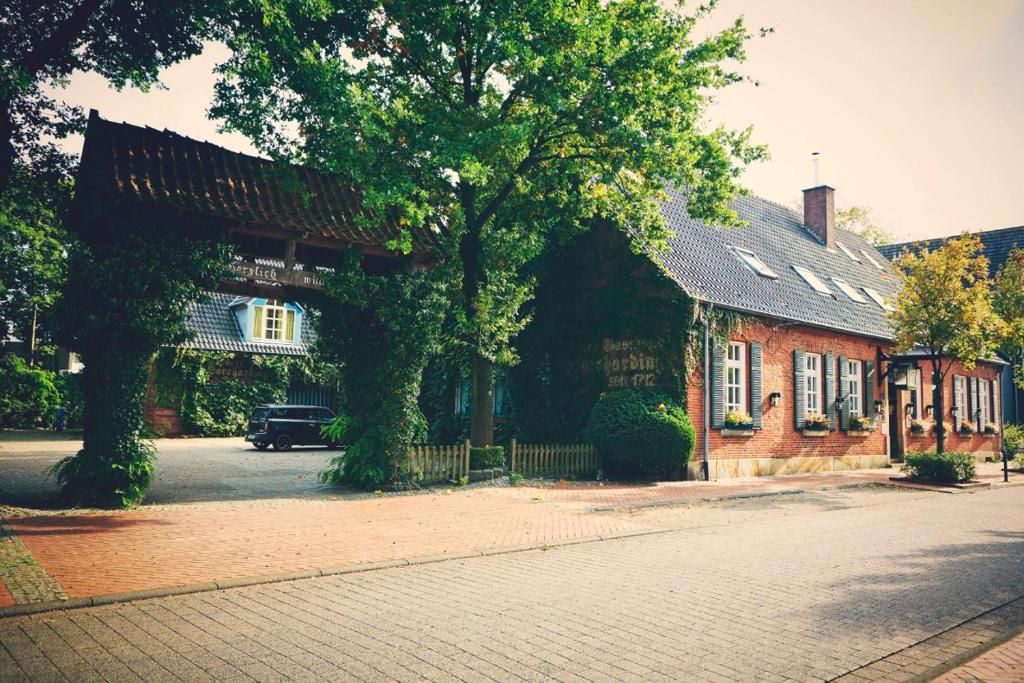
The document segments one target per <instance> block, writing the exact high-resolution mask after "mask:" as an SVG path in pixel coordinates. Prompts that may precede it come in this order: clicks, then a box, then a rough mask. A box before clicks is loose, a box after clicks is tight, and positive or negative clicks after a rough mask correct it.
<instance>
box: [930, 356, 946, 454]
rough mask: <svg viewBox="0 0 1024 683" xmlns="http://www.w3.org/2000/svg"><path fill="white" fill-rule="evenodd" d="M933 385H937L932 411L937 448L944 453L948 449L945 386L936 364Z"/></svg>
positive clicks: (933, 366) (933, 367) (933, 369)
mask: <svg viewBox="0 0 1024 683" xmlns="http://www.w3.org/2000/svg"><path fill="white" fill-rule="evenodd" d="M932 386H933V387H935V392H934V393H935V405H934V406H933V409H934V410H933V413H932V417H933V419H934V420H935V450H937V451H938V452H939V453H943V452H945V450H946V421H945V419H944V418H945V415H946V408H945V406H946V401H945V391H944V389H945V387H943V381H942V373H941V371H940V370H939V368H937V367H936V366H935V364H933V365H932Z"/></svg>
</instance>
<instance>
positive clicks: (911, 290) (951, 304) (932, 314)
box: [889, 233, 1002, 453]
mask: <svg viewBox="0 0 1024 683" xmlns="http://www.w3.org/2000/svg"><path fill="white" fill-rule="evenodd" d="M980 250H981V241H980V240H979V239H978V238H977V237H975V236H973V235H971V234H969V233H964V234H963V235H961V236H960V237H958V238H956V239H950V240H947V241H945V242H943V244H942V246H941V247H940V248H938V249H936V250H934V251H930V250H928V249H924V250H922V251H921V252H920V253H915V252H912V251H907V252H904V253H903V254H902V255H901V256H900V257H899V258H898V259H896V262H895V265H896V270H897V273H898V275H899V278H900V280H901V285H902V290H901V291H900V295H899V296H898V297H897V298H896V302H895V305H896V310H895V311H893V312H892V313H890V314H889V315H890V318H891V319H892V321H893V325H894V328H895V329H894V331H895V337H896V344H897V346H898V348H899V349H901V350H903V351H908V350H912V349H916V348H921V349H924V351H925V352H926V353H927V357H928V361H929V363H930V364H931V368H932V379H933V384H934V386H935V387H936V391H935V415H936V416H937V419H936V425H935V429H936V435H937V440H938V450H939V452H940V453H941V452H943V450H944V449H945V437H946V427H945V422H944V420H943V416H944V415H945V395H944V394H945V391H944V382H945V379H946V376H947V375H948V374H949V371H950V369H951V368H952V366H953V362H954V360H959V361H961V362H962V363H963V365H964V366H965V367H966V368H968V369H970V368H972V367H974V365H975V362H976V361H977V359H979V358H986V357H990V356H991V355H992V354H993V353H994V352H995V350H996V347H997V345H998V343H999V339H1000V335H1001V333H1002V321H1001V320H1000V318H999V316H998V315H997V314H996V312H995V311H994V310H993V308H992V291H991V282H990V280H989V279H988V259H987V258H985V256H983V255H981V254H980V253H979V252H980Z"/></svg>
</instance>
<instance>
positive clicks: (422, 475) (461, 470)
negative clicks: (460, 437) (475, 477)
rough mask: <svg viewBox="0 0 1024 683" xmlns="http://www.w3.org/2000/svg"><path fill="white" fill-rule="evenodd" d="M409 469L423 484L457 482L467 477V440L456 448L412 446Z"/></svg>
mask: <svg viewBox="0 0 1024 683" xmlns="http://www.w3.org/2000/svg"><path fill="white" fill-rule="evenodd" d="M409 469H410V470H411V471H412V473H413V478H414V479H415V480H416V481H418V482H420V483H424V484H430V483H434V482H441V481H459V480H460V479H461V478H462V477H465V476H468V475H469V439H467V440H466V441H465V442H464V443H462V444H459V445H456V446H413V447H412V448H410V449H409Z"/></svg>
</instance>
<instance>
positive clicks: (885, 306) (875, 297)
mask: <svg viewBox="0 0 1024 683" xmlns="http://www.w3.org/2000/svg"><path fill="white" fill-rule="evenodd" d="M861 289H863V290H864V293H865V294H867V295H868V296H869V297H871V300H872V301H874V302H875V303H876V304H878V306H879V308H881V309H882V310H883V311H895V310H896V308H895V307H894V306H893V305H892V304H890V303H889V302H888V301H886V300H885V297H884V296H882V294H881V292H879V291H878V290H877V289H872V288H870V287H861Z"/></svg>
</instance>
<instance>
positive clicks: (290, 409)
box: [245, 405, 336, 451]
mask: <svg viewBox="0 0 1024 683" xmlns="http://www.w3.org/2000/svg"><path fill="white" fill-rule="evenodd" d="M333 420H334V413H333V412H331V410H330V409H328V408H323V407H321V406H286V405H266V406H256V407H255V408H254V409H253V411H252V415H251V416H250V417H249V430H248V432H247V433H246V435H245V440H246V441H248V442H249V443H251V444H252V445H253V446H255V447H256V448H257V449H258V450H261V451H262V450H264V449H266V448H267V447H268V446H273V447H274V450H275V451H286V450H288V449H289V448H291V447H292V446H328V447H330V448H333V447H335V446H336V444H333V443H330V442H329V441H327V439H325V438H324V437H323V436H322V435H321V434H320V430H321V428H322V427H324V426H325V425H329V424H330V423H331V422H332V421H333Z"/></svg>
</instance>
